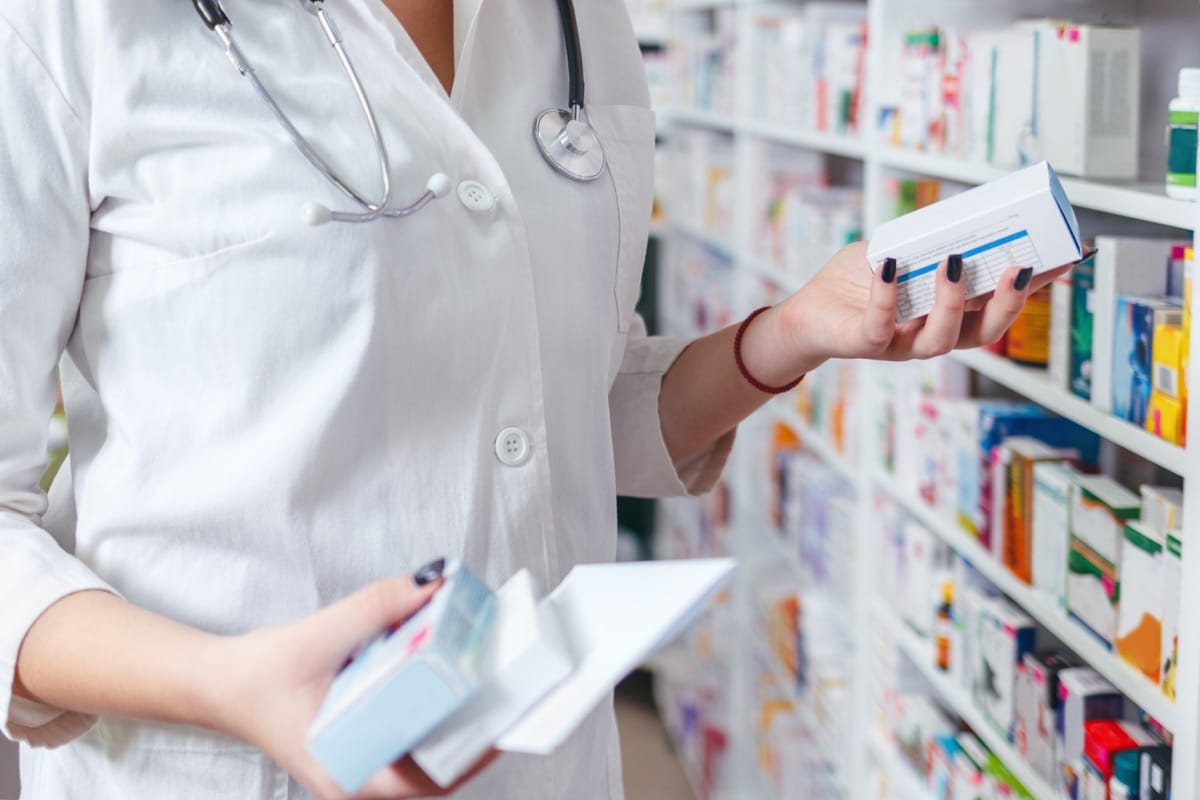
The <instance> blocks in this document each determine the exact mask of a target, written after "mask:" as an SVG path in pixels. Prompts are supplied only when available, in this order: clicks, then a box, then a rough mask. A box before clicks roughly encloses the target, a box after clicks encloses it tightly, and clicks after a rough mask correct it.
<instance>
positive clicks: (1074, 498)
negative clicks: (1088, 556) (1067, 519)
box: [1071, 475, 1141, 564]
mask: <svg viewBox="0 0 1200 800" xmlns="http://www.w3.org/2000/svg"><path fill="white" fill-rule="evenodd" d="M1140 514H1141V498H1139V497H1138V496H1137V495H1136V494H1134V493H1133V492H1131V491H1129V490H1128V489H1126V488H1125V487H1124V486H1122V485H1121V484H1119V483H1117V482H1116V481H1115V480H1113V479H1112V478H1109V477H1108V476H1106V475H1088V476H1083V477H1080V478H1079V479H1078V480H1076V481H1075V485H1074V489H1073V490H1072V492H1071V535H1072V536H1074V537H1075V538H1077V539H1079V540H1080V541H1082V542H1083V543H1084V544H1086V545H1087V546H1088V547H1090V548H1091V549H1092V550H1094V551H1096V553H1097V554H1098V555H1099V556H1100V557H1101V558H1103V559H1104V560H1105V561H1107V562H1109V563H1111V564H1116V563H1117V561H1118V559H1120V557H1121V541H1122V540H1123V539H1124V537H1125V523H1126V521H1128V520H1131V519H1138V518H1139V515H1140Z"/></svg>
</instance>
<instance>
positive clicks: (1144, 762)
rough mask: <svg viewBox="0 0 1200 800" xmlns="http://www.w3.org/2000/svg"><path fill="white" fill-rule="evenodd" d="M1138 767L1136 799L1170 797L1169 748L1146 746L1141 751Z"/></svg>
mask: <svg viewBox="0 0 1200 800" xmlns="http://www.w3.org/2000/svg"><path fill="white" fill-rule="evenodd" d="M1140 758H1141V764H1140V765H1139V769H1138V782H1139V787H1138V795H1137V796H1138V800H1168V798H1169V797H1171V748H1169V747H1162V746H1159V747H1147V748H1144V749H1143V750H1142V751H1141V754H1140Z"/></svg>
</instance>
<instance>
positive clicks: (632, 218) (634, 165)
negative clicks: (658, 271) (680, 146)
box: [588, 105, 654, 331]
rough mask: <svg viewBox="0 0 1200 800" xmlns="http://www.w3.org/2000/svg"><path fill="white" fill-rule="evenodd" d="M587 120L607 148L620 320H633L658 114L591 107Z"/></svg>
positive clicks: (650, 202) (617, 107)
mask: <svg viewBox="0 0 1200 800" xmlns="http://www.w3.org/2000/svg"><path fill="white" fill-rule="evenodd" d="M588 120H589V121H590V122H591V123H592V127H593V128H594V129H595V131H596V136H597V137H598V138H599V139H600V142H601V144H603V146H604V155H605V157H606V158H607V160H608V175H609V178H610V179H611V180H612V183H613V189H614V190H615V191H616V196H617V213H618V219H619V225H620V241H619V245H618V250H617V264H616V285H615V288H614V291H615V294H616V303H617V320H618V324H619V326H620V329H621V331H627V330H628V329H629V326H630V324H631V323H632V322H633V317H634V313H635V311H636V307H637V301H638V295H639V294H640V292H641V284H642V266H643V264H644V262H645V258H646V240H647V237H648V236H649V234H650V212H651V207H652V205H653V202H654V112H653V111H651V110H650V109H648V108H643V107H641V106H623V105H590V106H588Z"/></svg>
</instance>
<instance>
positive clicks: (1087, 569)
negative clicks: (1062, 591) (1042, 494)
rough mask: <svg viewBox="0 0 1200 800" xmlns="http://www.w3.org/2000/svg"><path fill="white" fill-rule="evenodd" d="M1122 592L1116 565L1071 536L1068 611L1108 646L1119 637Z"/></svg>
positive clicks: (1068, 566) (1068, 568) (1068, 565)
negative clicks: (1118, 618)
mask: <svg viewBox="0 0 1200 800" xmlns="http://www.w3.org/2000/svg"><path fill="white" fill-rule="evenodd" d="M1120 591H1121V579H1120V570H1119V569H1118V567H1117V565H1116V564H1114V563H1113V562H1111V561H1109V560H1107V559H1106V558H1104V557H1103V556H1101V555H1100V554H1098V553H1097V552H1096V551H1095V550H1093V549H1092V548H1091V547H1089V546H1088V545H1087V544H1086V543H1084V542H1082V541H1080V540H1079V539H1077V538H1075V537H1074V536H1072V537H1071V553H1070V555H1069V556H1068V557H1067V611H1068V612H1069V613H1070V614H1071V616H1073V617H1075V619H1077V620H1079V621H1080V622H1082V623H1083V624H1084V625H1085V626H1087V627H1088V628H1089V629H1090V630H1091V631H1092V633H1094V634H1096V636H1097V637H1099V638H1100V640H1101V641H1103V642H1104V644H1105V645H1106V646H1108V647H1112V646H1113V640H1114V639H1115V638H1116V636H1117V608H1118V606H1119V605H1120V600H1121V595H1120Z"/></svg>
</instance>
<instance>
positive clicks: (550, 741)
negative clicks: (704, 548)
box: [497, 559, 734, 755]
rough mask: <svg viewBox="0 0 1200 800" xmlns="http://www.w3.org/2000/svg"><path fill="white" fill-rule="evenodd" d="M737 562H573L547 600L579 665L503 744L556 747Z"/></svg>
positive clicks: (533, 750) (543, 749)
mask: <svg viewBox="0 0 1200 800" xmlns="http://www.w3.org/2000/svg"><path fill="white" fill-rule="evenodd" d="M733 567H734V562H733V560H732V559H700V560H687V561H650V562H644V563H634V564H585V565H581V566H578V567H576V568H575V569H573V570H572V571H571V574H570V575H568V576H567V578H566V580H564V581H563V582H562V584H561V585H560V586H559V587H558V589H556V590H555V591H554V593H553V594H552V595H551V596H550V597H548V598H547V599H546V601H545V602H549V603H552V604H553V606H554V608H555V609H556V610H557V612H558V615H559V619H560V620H561V622H562V626H563V630H564V632H565V634H566V636H567V638H568V639H569V641H570V647H571V650H572V651H573V652H574V653H575V657H576V664H577V666H576V670H575V672H574V674H573V675H571V676H570V677H569V678H567V679H566V680H565V681H563V682H562V683H561V684H559V686H558V687H556V688H555V689H554V690H553V691H552V692H551V693H550V694H549V695H548V696H547V697H546V698H544V699H543V700H542V701H541V702H540V703H538V704H537V706H536V707H535V708H534V709H533V710H532V711H530V712H529V713H528V714H526V715H525V716H524V717H523V718H522V719H521V721H520V722H518V723H517V724H516V725H515V726H513V727H512V728H511V729H509V731H508V732H507V733H505V734H504V736H502V737H501V738H500V739H499V741H498V742H497V747H498V748H499V749H501V750H505V751H509V752H514V753H530V754H535V755H548V754H549V753H551V752H553V751H554V750H555V748H557V747H558V746H559V745H560V744H562V742H563V741H564V740H565V739H566V738H567V737H568V736H569V735H570V734H571V732H572V731H574V730H575V728H576V726H577V725H579V723H580V722H582V721H583V719H584V718H585V717H586V716H587V715H588V714H589V713H591V711H592V710H593V709H594V708H595V707H596V706H597V705H598V704H599V703H600V702H601V701H602V700H603V699H604V698H605V697H606V696H607V695H608V693H609V692H610V691H612V689H613V688H614V687H615V686H616V685H617V683H618V682H619V681H620V680H621V679H622V678H623V677H625V675H627V674H628V673H629V672H631V671H633V670H634V669H635V668H637V666H638V665H639V664H641V663H642V662H643V661H644V660H645V659H646V658H647V657H648V656H650V655H651V654H652V653H653V652H654V651H655V650H657V649H658V648H659V647H661V646H662V645H664V644H666V643H667V642H668V641H669V640H670V638H671V636H672V635H673V634H677V633H678V632H680V631H681V630H683V629H684V628H685V627H687V626H688V625H689V624H691V623H692V622H694V621H695V620H696V618H697V617H698V616H699V615H700V614H701V612H703V610H704V608H705V604H706V602H707V600H708V599H709V598H710V597H712V595H713V594H715V593H716V591H717V590H718V589H719V588H720V587H721V586H722V585H723V584H724V583H725V582H726V581H727V580H728V579H729V577H730V575H731V574H732V572H733Z"/></svg>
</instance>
